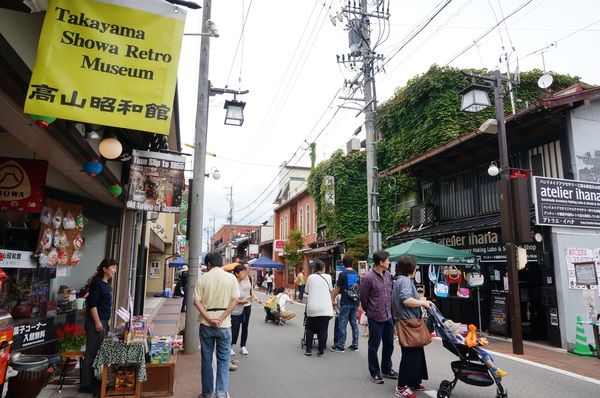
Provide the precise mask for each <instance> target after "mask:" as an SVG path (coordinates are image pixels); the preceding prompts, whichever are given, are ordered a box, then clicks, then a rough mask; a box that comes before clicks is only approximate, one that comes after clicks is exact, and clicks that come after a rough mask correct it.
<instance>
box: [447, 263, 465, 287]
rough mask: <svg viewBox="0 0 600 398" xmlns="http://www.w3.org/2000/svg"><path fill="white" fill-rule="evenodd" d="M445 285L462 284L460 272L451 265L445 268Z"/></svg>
mask: <svg viewBox="0 0 600 398" xmlns="http://www.w3.org/2000/svg"><path fill="white" fill-rule="evenodd" d="M445 274H446V283H448V284H450V283H460V282H462V279H463V278H462V272H460V270H459V269H458V268H456V266H454V265H451V266H449V267H448V268H446V272H445Z"/></svg>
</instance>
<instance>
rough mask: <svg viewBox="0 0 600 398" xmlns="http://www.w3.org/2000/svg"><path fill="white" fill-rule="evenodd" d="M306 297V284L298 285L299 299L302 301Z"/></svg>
mask: <svg viewBox="0 0 600 398" xmlns="http://www.w3.org/2000/svg"><path fill="white" fill-rule="evenodd" d="M303 297H304V285H298V301H302V298H303Z"/></svg>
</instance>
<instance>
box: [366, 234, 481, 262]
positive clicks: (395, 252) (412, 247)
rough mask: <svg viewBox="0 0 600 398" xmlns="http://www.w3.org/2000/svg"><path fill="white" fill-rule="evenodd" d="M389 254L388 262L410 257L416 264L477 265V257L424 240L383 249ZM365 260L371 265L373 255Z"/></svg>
mask: <svg viewBox="0 0 600 398" xmlns="http://www.w3.org/2000/svg"><path fill="white" fill-rule="evenodd" d="M385 251H387V252H388V253H390V261H391V262H396V261H398V259H399V258H400V257H402V256H412V257H414V258H415V260H417V264H439V265H467V264H473V265H474V264H477V256H475V255H474V254H472V253H467V252H463V251H460V250H456V249H453V248H451V247H448V246H444V245H438V244H437V243H433V242H430V241H428V240H424V239H413V240H411V241H408V242H404V243H401V244H399V245H397V246H392V247H390V248H388V249H385ZM367 260H368V261H369V262H370V263H372V262H373V255H372V254H369V256H368V257H367Z"/></svg>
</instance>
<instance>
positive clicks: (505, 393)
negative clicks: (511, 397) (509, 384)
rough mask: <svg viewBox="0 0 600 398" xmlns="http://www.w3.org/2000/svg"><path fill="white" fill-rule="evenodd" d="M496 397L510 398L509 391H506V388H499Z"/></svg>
mask: <svg viewBox="0 0 600 398" xmlns="http://www.w3.org/2000/svg"><path fill="white" fill-rule="evenodd" d="M496 398H508V391H506V388H505V389H504V391H501V390H500V389H498V390H497V391H496Z"/></svg>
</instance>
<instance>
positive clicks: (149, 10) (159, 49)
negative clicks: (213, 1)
mask: <svg viewBox="0 0 600 398" xmlns="http://www.w3.org/2000/svg"><path fill="white" fill-rule="evenodd" d="M185 15H186V12H185V10H184V9H182V8H179V7H176V6H174V5H172V4H169V3H167V2H166V1H163V0H50V4H49V5H48V11H47V12H46V17H45V19H44V26H43V27H42V32H41V35H40V41H39V44H38V53H37V58H36V62H35V67H34V69H33V75H32V78H31V82H30V86H29V92H28V95H27V99H26V102H25V112H26V113H29V114H36V115H43V116H52V117H56V118H61V119H67V120H73V121H79V122H87V123H93V124H99V125H104V126H115V127H123V128H129V129H134V130H140V131H148V132H153V133H160V134H169V128H170V125H171V117H172V114H173V102H174V97H175V84H176V81H177V67H178V64H179V53H180V50H181V41H182V38H183V29H184V24H185Z"/></svg>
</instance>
